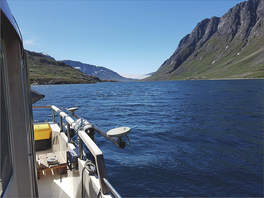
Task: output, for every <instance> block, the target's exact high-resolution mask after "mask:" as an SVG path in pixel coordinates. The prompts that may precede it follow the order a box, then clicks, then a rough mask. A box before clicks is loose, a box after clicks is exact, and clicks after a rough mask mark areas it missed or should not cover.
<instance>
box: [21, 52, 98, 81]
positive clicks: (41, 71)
mask: <svg viewBox="0 0 264 198" xmlns="http://www.w3.org/2000/svg"><path fill="white" fill-rule="evenodd" d="M26 52H27V54H28V61H29V74H30V82H31V84H34V85H47V84H86V83H97V82H101V80H100V79H99V78H98V77H95V76H89V75H87V74H84V73H82V72H80V71H79V70H77V69H74V68H72V67H71V66H69V65H67V64H66V63H64V62H61V61H56V60H55V59H54V58H52V57H50V56H49V55H47V54H43V53H36V52H31V51H28V50H26Z"/></svg>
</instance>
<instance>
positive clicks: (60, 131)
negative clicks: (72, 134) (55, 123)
mask: <svg viewBox="0 0 264 198" xmlns="http://www.w3.org/2000/svg"><path fill="white" fill-rule="evenodd" d="M62 131H63V129H62V117H61V115H60V132H62Z"/></svg>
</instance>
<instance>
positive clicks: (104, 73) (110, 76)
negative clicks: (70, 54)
mask: <svg viewBox="0 0 264 198" xmlns="http://www.w3.org/2000/svg"><path fill="white" fill-rule="evenodd" d="M62 62H64V63H66V64H67V65H70V66H72V67H73V68H76V69H79V70H80V71H81V72H83V73H85V74H87V75H90V76H96V77H98V78H100V79H102V80H109V81H122V82H131V81H136V79H132V78H125V77H123V76H121V75H119V74H118V73H117V72H114V71H113V70H110V69H108V68H106V67H102V66H96V65H91V64H87V63H82V62H80V61H73V60H62Z"/></svg>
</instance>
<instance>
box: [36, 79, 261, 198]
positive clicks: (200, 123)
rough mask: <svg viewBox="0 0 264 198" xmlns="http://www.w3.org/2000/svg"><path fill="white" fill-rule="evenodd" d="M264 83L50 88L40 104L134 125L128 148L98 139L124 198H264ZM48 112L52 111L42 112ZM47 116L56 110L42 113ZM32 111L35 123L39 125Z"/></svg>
mask: <svg viewBox="0 0 264 198" xmlns="http://www.w3.org/2000/svg"><path fill="white" fill-rule="evenodd" d="M263 82H264V81H263V80H221V81H217V80H215V81H172V82H171V81H170V82H133V83H98V84H85V85H45V86H32V89H34V90H36V91H39V92H41V93H43V94H45V95H46V97H45V98H44V99H43V100H41V101H39V102H38V103H37V104H36V105H52V104H54V105H56V106H58V107H64V108H69V107H73V106H78V107H79V109H78V110H77V112H76V113H77V114H78V115H80V116H81V117H83V118H85V119H88V120H89V121H90V122H92V123H94V124H97V125H98V126H100V127H101V128H103V129H104V130H110V129H112V128H115V127H119V126H129V127H130V128H131V133H130V134H129V137H130V140H131V144H132V146H131V147H126V148H125V149H120V148H118V147H117V146H116V145H114V144H113V143H111V142H109V141H108V140H106V139H105V138H103V137H100V136H99V135H98V134H96V137H95V138H96V143H97V144H98V145H99V147H100V148H101V150H102V151H103V153H104V157H105V163H106V167H107V173H108V179H109V180H110V182H111V184H112V185H113V186H114V187H115V188H116V189H117V191H118V192H119V193H120V194H121V195H122V196H123V197H132V196H133V197H161V196H163V197H168V196H169V197H176V196H177V197H178V196H182V197H190V196H199V197H206V196H209V197H212V196H216V197H222V196H225V197H232V196H236V197H243V196H247V197H253V196H258V197H262V196H263ZM44 111H47V110H44ZM41 113H46V114H47V115H49V116H50V120H51V110H48V111H47V112H43V110H42V111H41ZM41 113H40V111H39V110H34V120H39V121H43V120H41V117H40V116H41Z"/></svg>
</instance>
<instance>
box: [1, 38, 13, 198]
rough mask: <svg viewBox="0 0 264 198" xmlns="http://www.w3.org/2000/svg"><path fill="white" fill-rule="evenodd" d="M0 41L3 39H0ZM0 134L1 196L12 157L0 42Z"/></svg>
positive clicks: (9, 173)
mask: <svg viewBox="0 0 264 198" xmlns="http://www.w3.org/2000/svg"><path fill="white" fill-rule="evenodd" d="M1 43H3V41H2V40H1ZM0 47H1V50H0V55H1V60H0V63H1V64H0V65H1V134H0V194H1V197H2V195H3V194H4V192H5V189H6V187H7V185H8V183H9V180H10V178H11V175H12V159H11V144H10V137H9V136H10V127H9V124H10V119H9V116H8V115H9V113H8V109H9V108H8V101H9V100H8V97H9V95H8V84H7V79H6V75H7V73H6V69H7V68H6V67H7V65H6V60H5V53H4V50H3V47H2V44H1V46H0Z"/></svg>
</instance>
